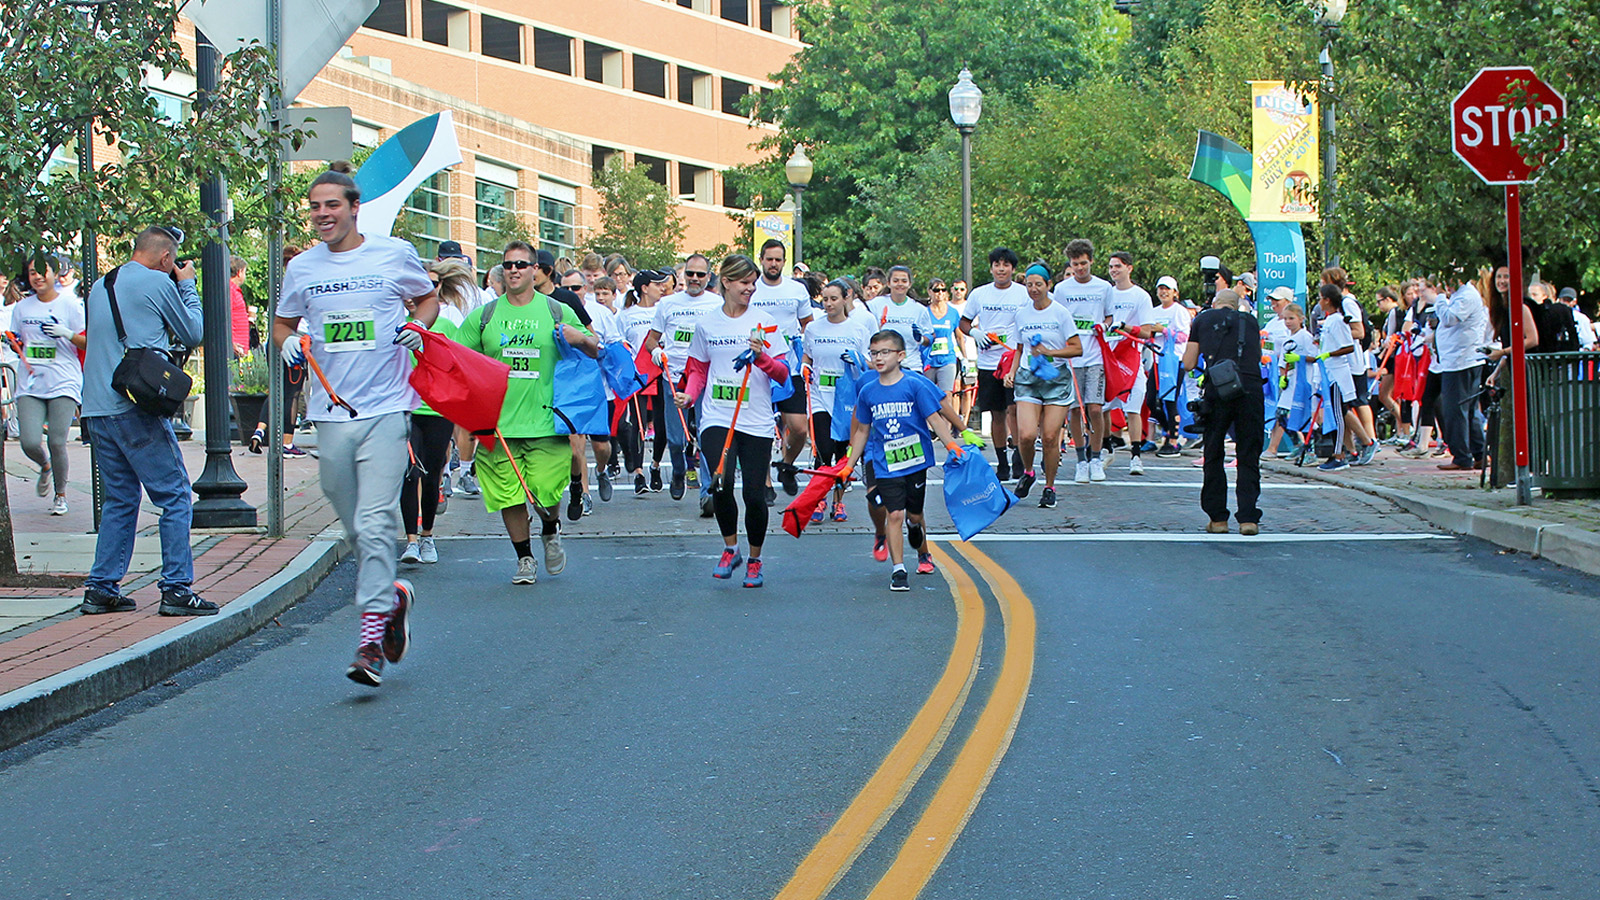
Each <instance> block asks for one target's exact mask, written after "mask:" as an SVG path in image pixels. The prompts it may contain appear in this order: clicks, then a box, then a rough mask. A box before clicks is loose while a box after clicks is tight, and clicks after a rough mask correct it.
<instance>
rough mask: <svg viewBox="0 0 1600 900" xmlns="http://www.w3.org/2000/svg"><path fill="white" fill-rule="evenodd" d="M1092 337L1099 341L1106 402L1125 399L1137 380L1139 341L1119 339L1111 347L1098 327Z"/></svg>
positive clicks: (1131, 391)
mask: <svg viewBox="0 0 1600 900" xmlns="http://www.w3.org/2000/svg"><path fill="white" fill-rule="evenodd" d="M1094 339H1095V340H1097V341H1099V342H1100V359H1101V362H1102V363H1104V365H1105V370H1106V402H1107V403H1110V402H1111V401H1112V400H1127V399H1128V395H1129V394H1131V393H1133V385H1134V382H1136V381H1138V380H1139V343H1138V342H1137V341H1120V342H1118V344H1117V345H1116V346H1115V347H1113V346H1111V345H1110V344H1109V343H1107V342H1106V339H1105V337H1104V336H1103V335H1101V334H1100V330H1099V329H1098V328H1097V329H1095V333H1094Z"/></svg>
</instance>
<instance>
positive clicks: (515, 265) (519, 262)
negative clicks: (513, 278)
mask: <svg viewBox="0 0 1600 900" xmlns="http://www.w3.org/2000/svg"><path fill="white" fill-rule="evenodd" d="M500 265H502V266H505V267H506V268H507V269H513V270H520V269H531V268H533V266H534V264H533V263H531V262H529V261H527V260H525V259H507V260H501V262H500Z"/></svg>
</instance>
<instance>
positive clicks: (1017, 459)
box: [1011, 447, 1022, 478]
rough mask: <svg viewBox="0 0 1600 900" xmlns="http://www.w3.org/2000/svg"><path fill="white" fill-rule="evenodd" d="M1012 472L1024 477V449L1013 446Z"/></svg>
mask: <svg viewBox="0 0 1600 900" xmlns="http://www.w3.org/2000/svg"><path fill="white" fill-rule="evenodd" d="M1011 474H1013V475H1015V476H1017V477H1018V478H1021V477H1022V451H1021V450H1018V449H1017V448H1015V447H1012V448H1011Z"/></svg>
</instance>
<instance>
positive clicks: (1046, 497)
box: [1039, 487, 1056, 509]
mask: <svg viewBox="0 0 1600 900" xmlns="http://www.w3.org/2000/svg"><path fill="white" fill-rule="evenodd" d="M1039 508H1040V509H1055V508H1056V489H1055V488H1053V487H1047V488H1045V489H1044V493H1042V494H1040V495H1039Z"/></svg>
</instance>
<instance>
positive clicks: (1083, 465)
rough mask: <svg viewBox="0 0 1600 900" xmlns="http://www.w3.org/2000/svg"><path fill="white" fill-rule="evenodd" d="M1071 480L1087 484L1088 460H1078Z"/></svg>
mask: <svg viewBox="0 0 1600 900" xmlns="http://www.w3.org/2000/svg"><path fill="white" fill-rule="evenodd" d="M1072 480H1073V481H1075V482H1077V483H1078V484H1088V483H1089V463H1088V462H1086V461H1083V460H1080V461H1079V462H1078V468H1077V469H1076V470H1074V474H1073V476H1072Z"/></svg>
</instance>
